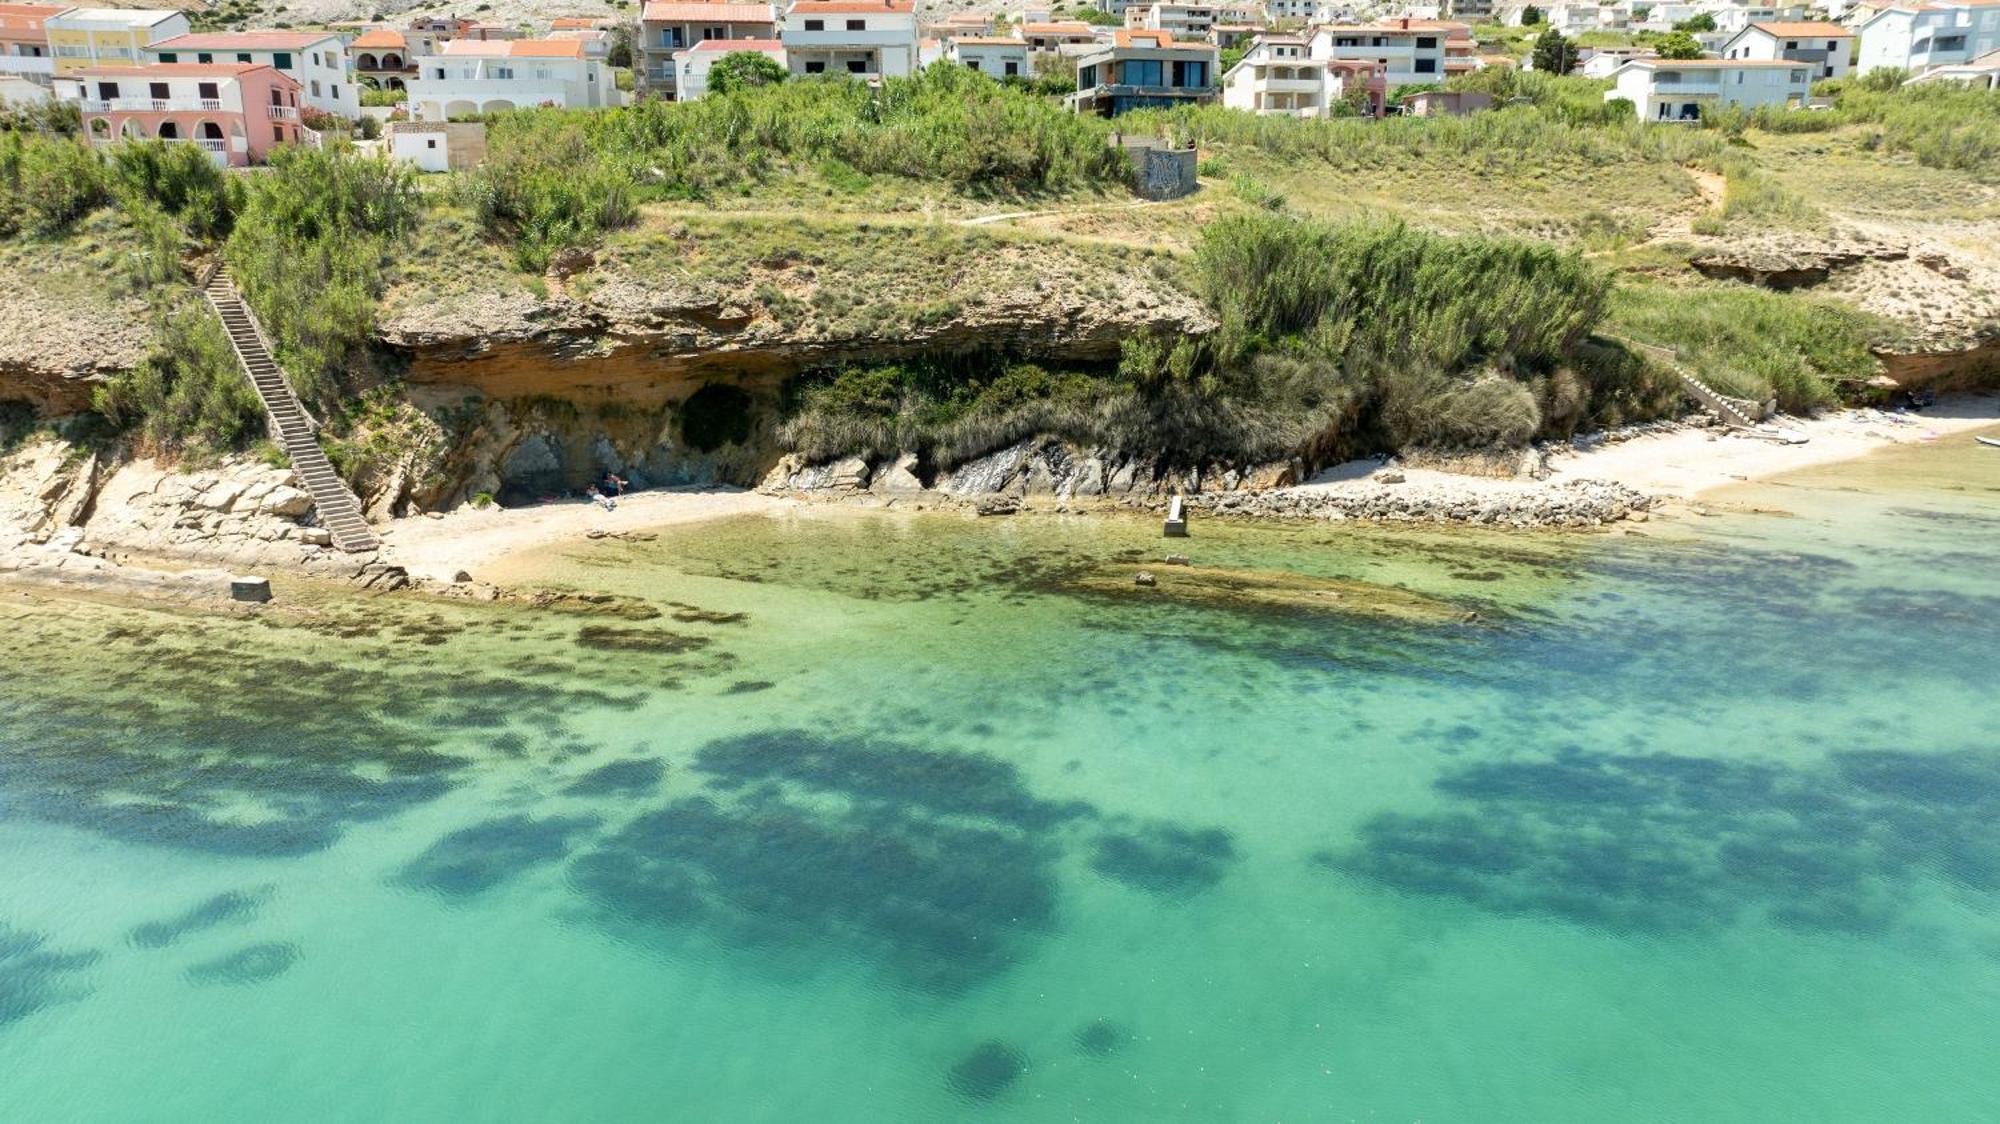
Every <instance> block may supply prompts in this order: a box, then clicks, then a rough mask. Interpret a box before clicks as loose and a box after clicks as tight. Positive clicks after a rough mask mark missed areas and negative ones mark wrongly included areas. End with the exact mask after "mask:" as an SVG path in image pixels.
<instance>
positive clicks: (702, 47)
mask: <svg viewBox="0 0 2000 1124" xmlns="http://www.w3.org/2000/svg"><path fill="white" fill-rule="evenodd" d="M738 51H751V52H755V53H756V54H760V55H763V56H764V57H765V58H768V59H770V60H771V61H772V62H775V63H777V64H778V65H779V66H784V65H785V46H784V44H782V43H780V42H778V41H777V40H776V39H704V40H702V41H701V42H699V43H696V44H695V45H694V46H692V47H688V48H686V49H685V50H681V51H676V52H675V53H674V88H675V89H676V90H678V91H679V93H678V94H677V95H676V96H678V97H679V99H680V100H681V101H693V100H695V99H696V98H699V97H701V96H702V95H703V94H706V93H708V71H709V68H710V67H713V66H714V65H715V64H716V63H718V62H721V61H722V60H723V59H724V58H725V57H727V56H729V55H733V54H735V53H737V52H738Z"/></svg>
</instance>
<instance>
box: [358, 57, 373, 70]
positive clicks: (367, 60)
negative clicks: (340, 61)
mask: <svg viewBox="0 0 2000 1124" xmlns="http://www.w3.org/2000/svg"><path fill="white" fill-rule="evenodd" d="M354 69H356V70H376V69H379V68H378V67H377V66H376V65H375V56H374V55H359V56H357V57H356V58H355V60H354Z"/></svg>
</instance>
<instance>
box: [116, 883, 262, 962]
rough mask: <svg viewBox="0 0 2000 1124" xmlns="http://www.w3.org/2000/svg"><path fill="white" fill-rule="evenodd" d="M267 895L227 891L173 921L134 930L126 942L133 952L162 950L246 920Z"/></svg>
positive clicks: (259, 892)
mask: <svg viewBox="0 0 2000 1124" xmlns="http://www.w3.org/2000/svg"><path fill="white" fill-rule="evenodd" d="M269 893H270V888H269V887H265V888H263V889H260V890H256V891H245V890H229V891H226V892H224V893H220V894H217V895H215V896H214V897H212V898H210V899H208V900H207V901H205V902H202V903H200V904H198V905H196V906H193V907H192V908H190V909H189V910H188V911H187V912H185V913H182V914H180V915H178V916H176V917H170V918H168V919H166V920H164V921H149V922H147V923H146V924H143V925H138V926H135V927H134V928H133V929H132V932H131V933H129V934H127V936H126V940H128V941H130V942H131V943H132V945H133V947H135V948H147V949H152V948H166V947H167V946H169V945H171V944H173V943H174V942H176V941H178V940H180V939H181V938H182V937H185V936H188V935H190V934H193V933H200V932H204V931H206V930H209V929H213V928H216V927H218V926H221V925H228V924H232V923H235V922H239V921H248V920H250V919H251V918H252V917H255V916H256V915H257V909H258V907H259V906H261V905H263V904H264V899H265V897H266V896H267V895H268V894H269Z"/></svg>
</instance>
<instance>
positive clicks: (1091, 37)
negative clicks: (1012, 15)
mask: <svg viewBox="0 0 2000 1124" xmlns="http://www.w3.org/2000/svg"><path fill="white" fill-rule="evenodd" d="M1014 36H1015V38H1017V39H1019V40H1021V42H1023V43H1026V44H1027V45H1028V50H1029V51H1030V52H1032V53H1035V54H1051V55H1052V54H1055V53H1056V52H1057V51H1059V50H1061V49H1062V47H1063V46H1064V45H1065V44H1072V45H1083V46H1088V45H1090V44H1092V43H1095V42H1097V33H1096V32H1095V31H1093V30H1091V26H1090V25H1089V24H1087V23H1085V22H1083V21H1082V20H1061V21H1058V22H1056V23H1047V22H1043V23H1018V24H1015V25H1014Z"/></svg>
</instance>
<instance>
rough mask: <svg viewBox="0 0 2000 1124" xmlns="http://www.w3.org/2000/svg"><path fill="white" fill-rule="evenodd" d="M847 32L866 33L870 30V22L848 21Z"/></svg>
mask: <svg viewBox="0 0 2000 1124" xmlns="http://www.w3.org/2000/svg"><path fill="white" fill-rule="evenodd" d="M847 30H849V31H866V30H868V21H867V20H848V21H847Z"/></svg>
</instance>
